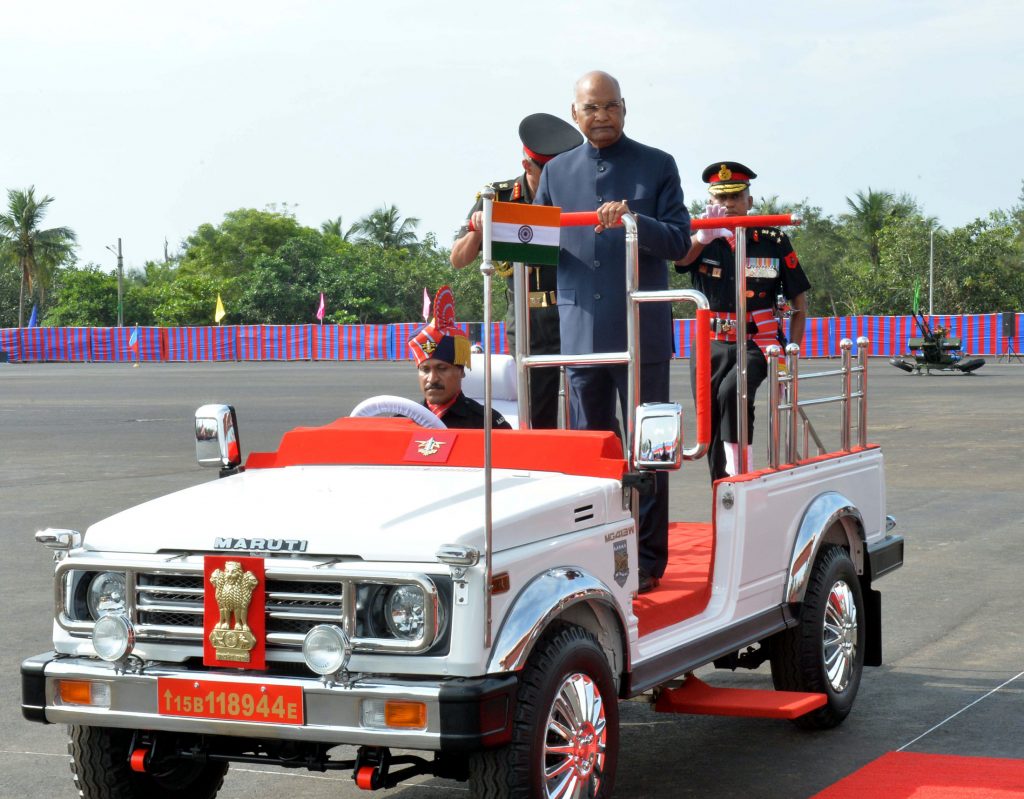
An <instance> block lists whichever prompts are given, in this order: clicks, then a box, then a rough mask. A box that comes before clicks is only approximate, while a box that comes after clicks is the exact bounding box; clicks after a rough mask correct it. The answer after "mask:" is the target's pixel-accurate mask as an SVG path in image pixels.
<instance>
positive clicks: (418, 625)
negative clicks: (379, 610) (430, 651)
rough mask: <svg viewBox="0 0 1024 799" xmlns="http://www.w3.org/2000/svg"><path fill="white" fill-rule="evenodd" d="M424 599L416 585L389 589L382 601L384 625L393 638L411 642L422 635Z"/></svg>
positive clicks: (421, 590)
mask: <svg viewBox="0 0 1024 799" xmlns="http://www.w3.org/2000/svg"><path fill="white" fill-rule="evenodd" d="M425 607H426V597H425V596H424V595H423V589H422V588H420V587H419V586H418V585H400V586H398V587H396V588H393V589H391V591H390V592H389V593H388V598H387V599H386V600H385V601H384V623H385V624H387V626H388V631H389V632H390V633H391V634H392V635H393V636H395V638H405V639H407V640H409V641H412V640H414V639H416V638H420V637H421V636H422V635H423V614H424V612H425Z"/></svg>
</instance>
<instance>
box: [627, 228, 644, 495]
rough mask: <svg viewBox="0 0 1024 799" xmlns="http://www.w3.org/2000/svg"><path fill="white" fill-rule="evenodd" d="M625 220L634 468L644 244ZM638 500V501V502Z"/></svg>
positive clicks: (630, 432)
mask: <svg viewBox="0 0 1024 799" xmlns="http://www.w3.org/2000/svg"><path fill="white" fill-rule="evenodd" d="M622 224H623V225H624V226H625V228H626V306H627V307H626V346H627V347H628V348H629V366H628V369H629V375H628V379H627V381H626V383H627V385H628V388H627V390H626V418H625V419H623V420H622V421H623V424H624V426H625V428H626V440H625V442H623V444H624V446H625V449H626V453H627V454H626V458H627V459H628V461H627V462H628V463H629V468H630V469H632V468H633V435H634V432H635V426H636V406H637V403H638V402H640V401H641V400H643V396H642V394H641V392H640V303H639V302H637V301H636V300H634V299H633V292H634V291H636V290H637V288H638V287H639V285H640V248H639V247H638V246H637V238H638V237H637V232H636V219H635V218H634V217H633V215H632V214H624V215H623V217H622ZM634 504H636V503H634Z"/></svg>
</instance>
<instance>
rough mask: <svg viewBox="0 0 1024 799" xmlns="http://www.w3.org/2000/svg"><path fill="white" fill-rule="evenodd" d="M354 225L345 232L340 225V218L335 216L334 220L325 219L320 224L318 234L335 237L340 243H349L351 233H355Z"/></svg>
mask: <svg viewBox="0 0 1024 799" xmlns="http://www.w3.org/2000/svg"><path fill="white" fill-rule="evenodd" d="M355 227H356V226H355V225H353V226H352V227H350V228H349V229H348V230H345V229H344V227H343V226H342V224H341V217H340V216H336V217H335V218H334V219H325V220H324V221H323V222H321V223H320V232H321V233H324V234H326V235H329V236H337V237H338V238H339V239H341V240H342V241H350V240H351V237H352V233H353V232H354V231H355Z"/></svg>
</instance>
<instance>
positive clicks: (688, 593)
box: [633, 522, 715, 635]
mask: <svg viewBox="0 0 1024 799" xmlns="http://www.w3.org/2000/svg"><path fill="white" fill-rule="evenodd" d="M714 554H715V540H714V533H713V532H712V529H711V524H710V523H709V522H672V523H671V524H669V526H668V567H667V568H666V569H665V575H664V576H663V577H662V578H661V585H659V586H658V588H656V589H655V590H654V591H651V592H650V593H649V594H643V595H641V596H638V597H637V598H636V600H634V602H633V612H634V613H635V614H636V616H637V619H638V620H639V624H640V635H647V634H648V633H651V632H654V631H655V630H660V629H662V628H663V627H668V626H669V625H671V624H675V623H676V622H679V621H682V620H683V619H688V618H690V617H691V616H696V615H697V614H698V613H700V612H701V611H702V610H704V608H706V607H707V605H708V600H709V599H711V572H712V566H713V564H714Z"/></svg>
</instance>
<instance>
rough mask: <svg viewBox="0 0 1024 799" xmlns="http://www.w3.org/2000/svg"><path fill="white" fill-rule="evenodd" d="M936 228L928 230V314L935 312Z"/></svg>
mask: <svg viewBox="0 0 1024 799" xmlns="http://www.w3.org/2000/svg"><path fill="white" fill-rule="evenodd" d="M934 287H935V228H934V227H933V228H932V229H931V230H929V231H928V316H932V315H933V314H934V313H935V310H934V307H933V305H932V297H933V296H934V294H935V291H934Z"/></svg>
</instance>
